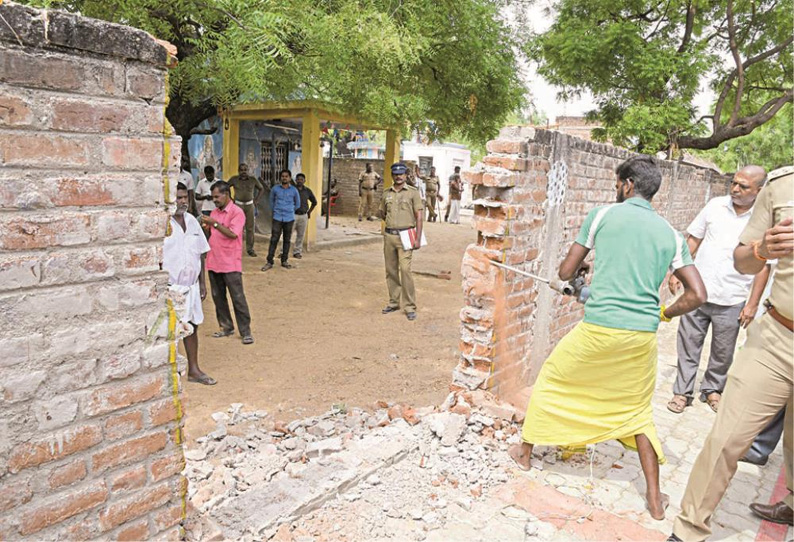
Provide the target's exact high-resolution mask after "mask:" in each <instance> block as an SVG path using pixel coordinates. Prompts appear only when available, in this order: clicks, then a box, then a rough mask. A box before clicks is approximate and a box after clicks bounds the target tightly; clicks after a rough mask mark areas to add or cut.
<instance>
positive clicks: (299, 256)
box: [292, 254, 303, 260]
mask: <svg viewBox="0 0 794 542" xmlns="http://www.w3.org/2000/svg"><path fill="white" fill-rule="evenodd" d="M292 257H293V258H295V259H296V260H300V259H301V258H303V256H301V255H300V254H293V255H292Z"/></svg>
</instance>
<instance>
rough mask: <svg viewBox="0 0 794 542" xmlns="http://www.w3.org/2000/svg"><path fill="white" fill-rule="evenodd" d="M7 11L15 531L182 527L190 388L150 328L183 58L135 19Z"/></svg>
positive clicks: (2, 274)
mask: <svg viewBox="0 0 794 542" xmlns="http://www.w3.org/2000/svg"><path fill="white" fill-rule="evenodd" d="M0 14H1V15H2V16H3V18H4V19H5V21H7V23H8V24H6V23H5V22H4V23H0V48H2V54H1V55H0V88H1V89H2V91H0V164H1V167H0V307H2V311H0V405H1V406H0V408H2V412H3V415H2V417H1V418H0V539H29V540H44V539H56V538H61V539H88V538H95V537H107V538H112V539H135V540H143V539H148V538H150V537H157V538H176V537H177V536H178V535H179V531H178V529H179V527H178V525H177V524H178V523H179V521H180V520H181V517H182V494H183V491H184V489H185V480H184V478H183V477H182V476H181V475H180V471H181V469H182V464H183V458H182V449H181V445H180V444H179V442H178V436H177V435H178V431H179V425H180V423H179V422H178V421H177V419H176V418H177V415H176V409H175V406H174V405H175V397H174V389H175V388H176V389H178V382H176V383H175V382H173V380H172V378H173V374H175V373H173V367H172V365H171V363H170V360H169V344H168V342H167V341H166V340H165V339H164V338H162V337H159V338H157V337H155V338H149V337H148V332H149V330H150V328H151V326H152V325H153V324H154V322H155V320H156V319H157V316H158V314H160V313H161V312H162V310H163V309H164V307H165V302H164V295H163V294H164V291H165V279H166V277H165V276H164V274H163V273H162V272H160V271H159V262H160V259H161V247H162V240H163V237H164V234H165V226H166V221H167V213H166V210H165V209H166V208H165V201H164V174H165V169H164V168H167V169H168V170H169V174H170V175H171V177H173V178H175V175H176V172H177V168H178V152H179V148H180V147H179V140H178V138H173V137H170V136H169V135H168V134H170V126H168V125H167V121H165V117H164V108H165V100H166V75H167V74H166V65H167V64H168V62H169V56H168V53H167V52H166V49H165V48H164V47H163V46H162V45H161V44H159V43H157V42H156V41H155V40H154V39H153V38H152V37H151V36H149V35H148V34H146V33H144V32H141V31H138V30H134V29H131V28H127V27H123V26H118V25H111V24H107V23H103V22H99V21H94V20H90V19H86V18H81V17H77V16H74V15H69V14H65V13H61V12H55V11H50V12H47V11H38V10H33V9H30V8H25V7H21V6H19V5H15V4H13V3H7V2H6V3H3V4H2V5H0ZM12 29H13V31H12ZM176 399H177V400H178V399H179V396H178V395H177V396H176Z"/></svg>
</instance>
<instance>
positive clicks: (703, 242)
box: [667, 166, 769, 414]
mask: <svg viewBox="0 0 794 542" xmlns="http://www.w3.org/2000/svg"><path fill="white" fill-rule="evenodd" d="M765 182H766V172H765V171H764V169H763V168H761V167H759V166H746V167H744V168H742V169H741V170H739V171H738V172H736V175H734V178H733V181H732V182H731V188H730V195H728V196H720V197H717V198H713V199H712V200H711V201H709V202H708V203H707V204H706V206H705V207H704V208H703V209H702V210H701V211H700V213H698V215H697V217H695V220H694V221H693V222H692V224H690V225H689V228H688V229H687V233H688V234H689V236H688V237H687V244H688V245H689V251H690V252H691V253H692V256H694V257H695V266H696V267H697V269H698V271H699V272H700V276H701V277H703V282H704V284H705V285H706V290H707V291H708V300H707V302H706V303H704V304H703V305H701V306H700V307H699V308H698V309H696V310H694V311H692V312H690V313H688V314H685V315H684V316H682V317H681V323H680V324H679V326H678V376H677V378H676V381H675V384H674V385H673V394H674V395H673V398H672V399H671V400H670V402H668V403H667V408H668V410H670V411H671V412H675V413H676V414H680V413H681V412H683V411H684V409H685V408H686V407H687V406H689V405H691V404H692V400H693V399H694V390H695V377H696V376H697V370H698V366H699V365H700V354H701V352H702V351H703V344H704V342H705V339H706V334H707V333H708V329H709V326H711V333H712V339H711V354H710V356H709V361H708V366H707V367H706V372H705V374H704V375H703V381H702V382H701V384H700V400H701V401H703V402H707V403H708V404H709V406H710V407H711V409H712V410H714V411H715V412H716V411H717V408H718V405H719V402H720V398H721V397H722V391H723V389H724V388H725V382H726V380H727V375H728V369H729V368H730V366H731V364H732V363H733V352H734V350H735V348H736V339H737V338H738V336H739V329H740V327H747V326H748V325H749V324H750V322H752V320H753V318H754V317H755V313H756V311H757V310H758V302H759V300H760V298H761V294H762V293H763V291H764V287H765V286H766V281H767V278H768V277H769V273H768V271H766V272H763V271H762V272H761V273H759V274H758V275H756V276H755V278H754V277H753V276H752V275H742V274H741V273H739V272H738V271H736V270H735V269H734V267H733V250H734V249H735V248H736V244H737V243H738V242H739V235H740V234H741V233H742V231H743V230H744V227H745V226H746V225H747V222H748V221H749V220H750V214H751V212H752V209H753V204H754V203H755V198H756V196H757V195H758V192H759V191H760V190H761V187H762V186H763V185H764V183H765ZM669 287H670V291H671V292H672V293H673V294H675V293H676V291H677V290H678V287H679V282H678V280H677V279H675V277H671V278H670V282H669ZM748 292H749V293H750V297H749V299H748V297H747V294H748Z"/></svg>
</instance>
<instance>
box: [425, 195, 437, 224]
mask: <svg viewBox="0 0 794 542" xmlns="http://www.w3.org/2000/svg"><path fill="white" fill-rule="evenodd" d="M437 199H438V196H437V195H436V194H428V195H427V219H428V220H435V219H436V216H437V214H436V200H437Z"/></svg>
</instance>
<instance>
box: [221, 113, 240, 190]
mask: <svg viewBox="0 0 794 542" xmlns="http://www.w3.org/2000/svg"><path fill="white" fill-rule="evenodd" d="M227 122H228V123H229V127H228V128H226V123H227ZM239 164H240V121H239V120H237V119H233V118H231V117H229V116H225V117H224V118H223V171H222V173H223V177H221V178H222V179H223V180H224V181H228V180H229V179H231V178H232V177H233V176H234V175H237V166H238V165H239Z"/></svg>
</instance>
